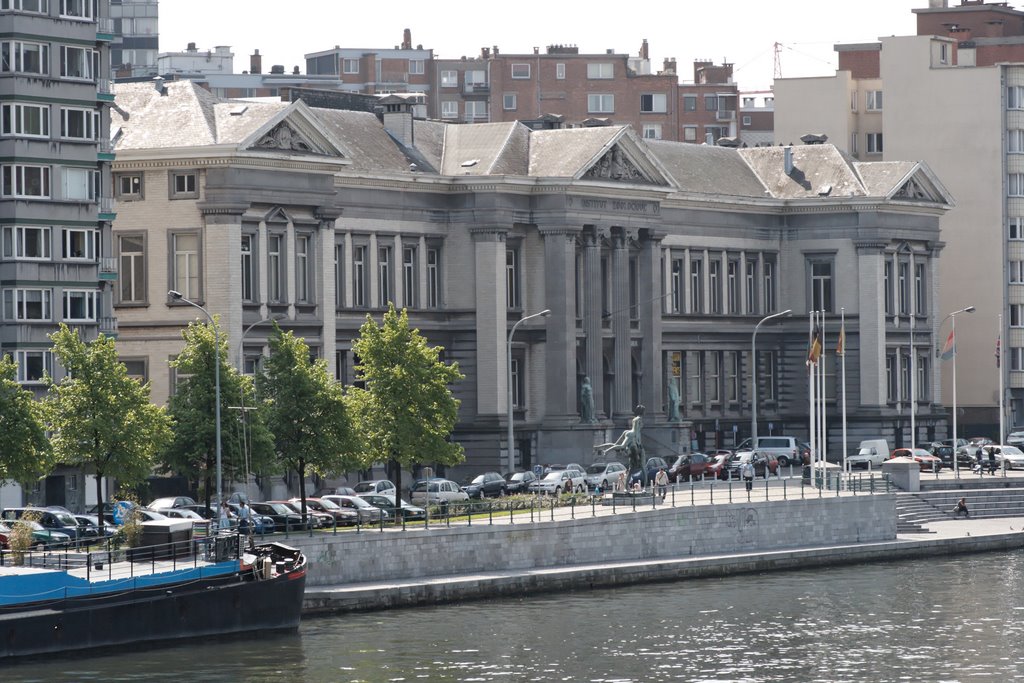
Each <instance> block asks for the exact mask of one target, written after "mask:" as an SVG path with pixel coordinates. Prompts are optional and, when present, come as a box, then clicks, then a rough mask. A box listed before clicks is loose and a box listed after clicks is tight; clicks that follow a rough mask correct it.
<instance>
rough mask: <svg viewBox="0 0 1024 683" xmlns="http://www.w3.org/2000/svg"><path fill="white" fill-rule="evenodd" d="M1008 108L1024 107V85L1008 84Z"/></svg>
mask: <svg viewBox="0 0 1024 683" xmlns="http://www.w3.org/2000/svg"><path fill="white" fill-rule="evenodd" d="M1006 108H1007V109H1024V86H1021V85H1008V86H1006Z"/></svg>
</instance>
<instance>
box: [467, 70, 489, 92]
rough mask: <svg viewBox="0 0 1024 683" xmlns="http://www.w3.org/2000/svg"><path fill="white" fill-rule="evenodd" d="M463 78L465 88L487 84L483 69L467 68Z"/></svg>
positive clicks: (485, 73)
mask: <svg viewBox="0 0 1024 683" xmlns="http://www.w3.org/2000/svg"><path fill="white" fill-rule="evenodd" d="M465 79H466V88H467V89H472V88H474V87H476V86H478V85H487V72H486V71H484V70H483V69H468V70H467V71H466V76H465Z"/></svg>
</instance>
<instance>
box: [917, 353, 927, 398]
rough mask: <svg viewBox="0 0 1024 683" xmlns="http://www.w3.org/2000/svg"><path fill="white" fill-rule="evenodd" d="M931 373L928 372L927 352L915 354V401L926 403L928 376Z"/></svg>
mask: <svg viewBox="0 0 1024 683" xmlns="http://www.w3.org/2000/svg"><path fill="white" fill-rule="evenodd" d="M930 375H931V373H929V372H928V354H926V353H921V354H918V356H917V386H916V387H914V388H915V389H916V390H917V402H918V403H928V402H929V401H928V393H929V392H928V385H929V384H930V382H929V381H928V377H929V376H930Z"/></svg>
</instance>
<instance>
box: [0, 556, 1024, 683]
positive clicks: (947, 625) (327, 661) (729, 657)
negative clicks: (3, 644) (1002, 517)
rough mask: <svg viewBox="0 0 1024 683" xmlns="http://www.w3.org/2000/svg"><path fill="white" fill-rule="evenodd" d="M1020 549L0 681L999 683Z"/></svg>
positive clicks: (55, 666) (559, 603) (1015, 650)
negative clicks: (975, 682)
mask: <svg viewBox="0 0 1024 683" xmlns="http://www.w3.org/2000/svg"><path fill="white" fill-rule="evenodd" d="M1022 579H1024V557H1022V555H1020V554H1016V553H992V554H984V555H974V556H959V557H953V558H950V559H935V560H920V561H915V562H899V563H892V564H873V565H858V566H850V567H839V568H833V569H815V570H807V571H794V572H778V573H771V574H763V575H746V576H737V577H731V578H726V579H701V580H692V581H684V582H678V583H667V584H652V585H646V586H636V587H631V588H619V589H614V590H600V591H579V592H573V593H563V594H543V595H536V596H531V597H524V598H522V599H520V600H501V601H494V602H474V603H466V604H460V605H451V606H445V607H423V608H415V609H406V610H396V611H391V612H378V613H370V614H355V615H351V614H350V615H343V616H336V617H328V618H319V619H307V620H305V621H304V622H303V624H302V627H301V628H300V630H299V632H298V634H291V635H283V636H260V637H252V638H248V639H244V640H222V641H217V642H210V643H201V644H197V643H189V644H184V645H179V646H175V647H171V648H163V649H144V650H139V649H135V648H126V649H125V650H124V652H122V653H120V654H118V655H107V656H102V657H77V658H65V659H60V660H50V661H48V660H36V661H31V662H24V663H18V664H17V665H13V666H12V665H7V666H4V667H3V668H0V681H4V683H14V682H15V681H17V682H22V681H40V682H46V683H50V682H53V681H185V680H188V681H203V682H207V681H274V682H275V683H277V682H281V683H292V682H295V681H367V682H377V681H475V682H486V681H502V682H505V681H508V682H513V681H515V682H518V681H592V682H595V683H626V682H631V681H700V682H716V683H717V682H724V681H922V682H925V681H972V682H973V681H1010V680H1020V679H1024V580H1022Z"/></svg>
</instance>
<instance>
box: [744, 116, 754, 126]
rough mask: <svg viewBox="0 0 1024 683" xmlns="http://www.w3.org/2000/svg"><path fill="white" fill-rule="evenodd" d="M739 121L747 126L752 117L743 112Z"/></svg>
mask: <svg viewBox="0 0 1024 683" xmlns="http://www.w3.org/2000/svg"><path fill="white" fill-rule="evenodd" d="M741 122H742V124H743V125H744V126H748V127H749V126H750V124H751V122H753V118H752V117H751V116H750V114H744V115H743V118H742V119H741Z"/></svg>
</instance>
